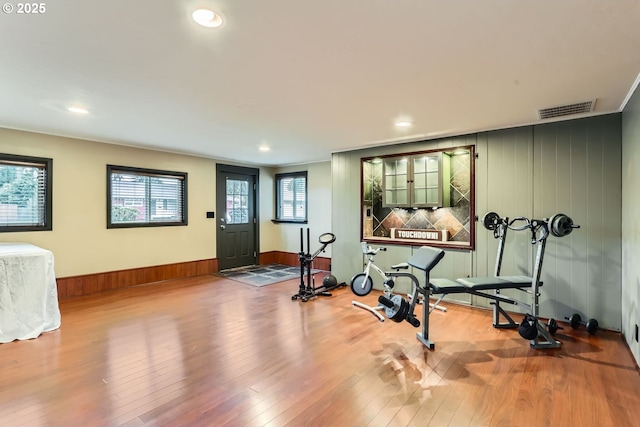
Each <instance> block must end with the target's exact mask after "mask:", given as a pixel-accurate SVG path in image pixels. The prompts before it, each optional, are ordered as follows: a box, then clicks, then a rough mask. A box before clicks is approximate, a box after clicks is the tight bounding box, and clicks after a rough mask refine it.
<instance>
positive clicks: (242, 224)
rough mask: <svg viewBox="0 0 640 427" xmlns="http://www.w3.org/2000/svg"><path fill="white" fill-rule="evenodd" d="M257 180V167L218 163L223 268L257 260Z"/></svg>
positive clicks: (219, 246) (220, 264)
mask: <svg viewBox="0 0 640 427" xmlns="http://www.w3.org/2000/svg"><path fill="white" fill-rule="evenodd" d="M257 179H258V169H252V168H241V167H238V166H230V165H217V175H216V193H217V196H216V200H217V202H216V204H217V207H216V209H217V211H218V214H217V220H216V225H217V235H216V239H217V253H218V268H219V269H220V270H226V269H228V268H235V267H242V266H244V265H253V264H256V263H257V247H258V245H257V239H256V236H257V235H258V233H257V229H258V221H257V217H256V194H257V192H256V189H257V182H256V181H257Z"/></svg>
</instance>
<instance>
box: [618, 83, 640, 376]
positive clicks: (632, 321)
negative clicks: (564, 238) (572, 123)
mask: <svg viewBox="0 0 640 427" xmlns="http://www.w3.org/2000/svg"><path fill="white" fill-rule="evenodd" d="M639 164H640V90H638V89H636V91H635V93H634V95H633V96H632V97H631V99H630V100H629V103H628V104H627V106H626V107H625V109H624V111H623V113H622V229H623V230H624V232H623V233H622V333H623V335H624V337H625V339H626V341H627V344H628V345H629V348H630V349H631V352H632V353H633V356H634V358H635V359H636V362H637V363H638V364H640V343H638V341H636V339H635V328H636V327H637V325H640V310H639V309H638V307H639V306H640V263H639V262H638V259H640V197H638V183H640V168H638V165H639Z"/></svg>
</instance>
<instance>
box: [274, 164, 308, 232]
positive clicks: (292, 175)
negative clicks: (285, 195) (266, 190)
mask: <svg viewBox="0 0 640 427" xmlns="http://www.w3.org/2000/svg"><path fill="white" fill-rule="evenodd" d="M300 177H303V178H304V218H303V219H297V218H282V217H281V215H282V212H281V209H280V208H281V203H280V198H281V194H280V182H281V181H282V180H283V179H288V178H294V179H295V178H300ZM275 186H276V203H275V209H276V212H275V219H274V220H273V222H275V223H295V224H306V223H307V221H308V220H309V178H308V176H307V171H299V172H286V173H277V174H276V176H275ZM294 193H295V191H294ZM293 211H294V212H295V200H294V206H293Z"/></svg>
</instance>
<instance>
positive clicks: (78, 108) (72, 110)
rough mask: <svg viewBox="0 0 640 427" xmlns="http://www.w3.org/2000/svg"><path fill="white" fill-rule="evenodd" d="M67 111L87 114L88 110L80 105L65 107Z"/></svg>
mask: <svg viewBox="0 0 640 427" xmlns="http://www.w3.org/2000/svg"><path fill="white" fill-rule="evenodd" d="M67 111H70V112H72V113H76V114H89V111H88V110H86V109H84V108H82V107H67Z"/></svg>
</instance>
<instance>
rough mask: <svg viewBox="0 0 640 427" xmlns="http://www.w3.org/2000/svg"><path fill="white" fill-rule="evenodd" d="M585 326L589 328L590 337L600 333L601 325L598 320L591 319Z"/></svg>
mask: <svg viewBox="0 0 640 427" xmlns="http://www.w3.org/2000/svg"><path fill="white" fill-rule="evenodd" d="M585 326H586V327H587V332H589V334H590V335H594V334H595V333H596V332H598V329H599V325H598V321H597V320H596V319H589V320H588V321H587V324H586V325H585Z"/></svg>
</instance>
